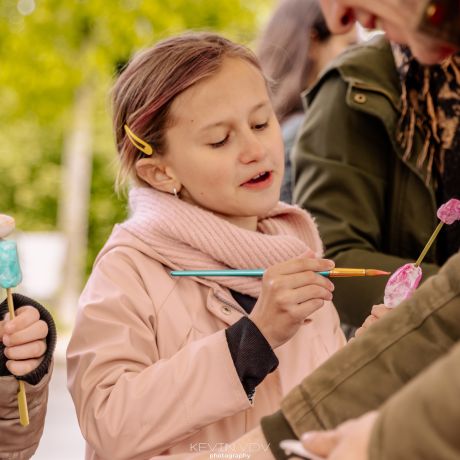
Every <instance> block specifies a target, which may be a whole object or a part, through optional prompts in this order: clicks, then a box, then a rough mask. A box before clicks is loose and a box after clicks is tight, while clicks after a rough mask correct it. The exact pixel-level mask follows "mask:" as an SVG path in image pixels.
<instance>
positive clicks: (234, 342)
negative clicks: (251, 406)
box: [225, 316, 278, 401]
mask: <svg viewBox="0 0 460 460" xmlns="http://www.w3.org/2000/svg"><path fill="white" fill-rule="evenodd" d="M225 335H226V337H227V343H228V348H229V349H230V353H231V355H232V359H233V362H234V364H235V368H236V372H237V373H238V376H239V378H240V381H241V383H242V385H243V388H244V390H245V391H246V394H247V395H248V398H249V399H250V400H251V401H252V397H253V396H254V392H255V389H256V386H257V385H258V384H259V383H260V382H262V380H263V379H264V378H265V377H266V376H267V375H268V374H269V373H270V372H273V371H274V370H275V369H276V368H277V367H278V358H277V357H276V355H275V353H274V352H273V350H272V348H271V346H270V344H269V343H268V342H267V340H266V339H265V337H264V336H263V334H262V333H261V332H260V331H259V329H258V328H257V326H256V325H255V324H254V323H253V322H252V321H251V320H250V319H249V318H248V317H247V316H243V317H242V318H241V319H240V320H239V321H237V322H236V323H235V324H233V325H231V326H230V327H229V328H227V329H226V330H225Z"/></svg>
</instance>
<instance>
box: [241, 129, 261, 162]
mask: <svg viewBox="0 0 460 460" xmlns="http://www.w3.org/2000/svg"><path fill="white" fill-rule="evenodd" d="M265 155H266V149H265V146H264V144H263V143H262V142H261V141H260V139H259V137H258V135H257V133H255V132H254V131H252V130H251V131H250V132H249V133H247V134H246V135H245V136H244V142H243V143H242V145H241V152H240V160H241V162H243V163H251V162H253V161H260V160H261V159H262V158H264V157H265Z"/></svg>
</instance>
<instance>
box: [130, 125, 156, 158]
mask: <svg viewBox="0 0 460 460" xmlns="http://www.w3.org/2000/svg"><path fill="white" fill-rule="evenodd" d="M124 128H125V132H126V135H127V136H128V139H129V140H130V141H131V143H132V144H133V145H134V147H136V148H137V149H139V150H140V151H141V152H143V153H145V154H146V155H153V148H152V146H151V145H150V144H147V142H145V141H143V140H142V139H141V138H140V137H137V136H136V135H135V134H134V133H133V132H132V131H131V130H130V129H129V127H128V125H125V126H124Z"/></svg>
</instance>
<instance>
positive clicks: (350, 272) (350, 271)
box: [329, 268, 366, 278]
mask: <svg viewBox="0 0 460 460" xmlns="http://www.w3.org/2000/svg"><path fill="white" fill-rule="evenodd" d="M329 276H330V277H333V278H346V277H348V276H366V269H365V268H333V269H332V270H330V272H329Z"/></svg>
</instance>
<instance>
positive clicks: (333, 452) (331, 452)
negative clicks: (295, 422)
mask: <svg viewBox="0 0 460 460" xmlns="http://www.w3.org/2000/svg"><path fill="white" fill-rule="evenodd" d="M377 416H378V412H375V411H374V412H368V413H367V414H364V415H363V416H362V417H360V418H357V419H353V420H348V421H347V422H344V423H342V424H341V425H339V426H338V427H337V428H336V429H335V430H330V431H309V432H308V433H305V434H304V435H303V436H302V444H303V445H304V447H305V448H306V449H308V450H309V451H311V452H312V453H314V454H316V455H319V456H321V457H324V458H325V459H327V460H367V459H368V454H367V452H368V446H369V439H370V434H371V431H372V428H373V426H374V423H375V420H376V418H377Z"/></svg>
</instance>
